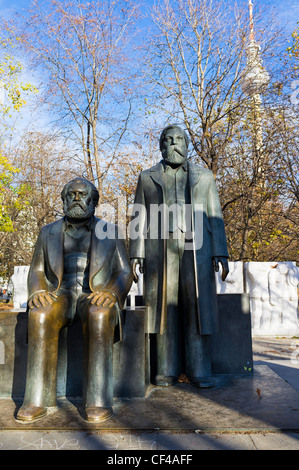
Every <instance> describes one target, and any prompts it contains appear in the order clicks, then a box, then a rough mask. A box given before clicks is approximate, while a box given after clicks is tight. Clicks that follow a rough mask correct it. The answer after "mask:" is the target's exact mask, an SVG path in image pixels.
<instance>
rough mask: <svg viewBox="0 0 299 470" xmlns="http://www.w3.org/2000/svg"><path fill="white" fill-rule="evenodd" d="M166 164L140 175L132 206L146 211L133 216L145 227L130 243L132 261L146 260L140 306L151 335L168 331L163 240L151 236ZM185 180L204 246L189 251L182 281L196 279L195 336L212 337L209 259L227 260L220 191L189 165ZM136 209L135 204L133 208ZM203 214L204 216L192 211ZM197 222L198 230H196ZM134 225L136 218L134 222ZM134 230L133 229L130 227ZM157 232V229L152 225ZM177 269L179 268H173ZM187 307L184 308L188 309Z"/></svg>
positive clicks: (214, 321)
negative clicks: (187, 273) (186, 276)
mask: <svg viewBox="0 0 299 470" xmlns="http://www.w3.org/2000/svg"><path fill="white" fill-rule="evenodd" d="M164 178H165V177H164V166H163V164H162V163H161V162H160V163H158V164H157V165H155V166H153V167H152V168H150V169H148V170H145V171H142V172H141V173H140V176H139V180H138V184H137V189H136V195H135V204H138V205H140V204H141V206H142V207H143V208H144V210H143V211H142V215H141V214H140V213H138V214H137V213H136V215H137V216H138V218H139V221H140V224H141V226H144V227H143V235H142V236H139V237H138V238H136V239H134V235H133V236H132V237H131V238H132V239H131V240H130V257H131V258H144V259H145V273H144V300H145V301H144V303H145V305H146V306H147V307H148V321H147V328H148V332H149V333H163V331H165V328H166V317H167V311H166V304H167V302H166V299H165V295H166V292H167V288H166V285H167V282H171V279H167V278H166V267H165V264H166V262H167V260H166V241H165V240H162V239H161V237H160V236H158V237H156V239H153V238H152V237H151V226H150V225H151V224H150V217H148V214H149V213H150V207H151V204H156V205H160V204H162V203H163V202H164V201H165V179H164ZM188 178H189V186H190V197H191V207H192V220H193V225H194V226H195V230H194V232H195V233H197V234H198V233H201V234H202V245H201V246H200V247H198V248H197V249H196V250H193V257H192V260H193V261H192V265H191V266H190V276H191V277H193V279H191V277H190V278H189V279H186V280H185V282H191V281H194V280H195V286H196V287H195V289H196V296H197V299H198V301H197V311H196V313H195V314H196V316H197V325H198V328H199V333H201V334H212V333H214V332H216V331H217V322H218V312H217V297H216V285H215V273H214V268H213V263H212V258H213V257H215V256H219V257H228V252H227V245H226V237H225V229H224V223H223V217H222V211H221V207H220V202H219V197H218V192H217V188H216V184H215V180H214V176H213V174H212V172H211V171H209V170H207V169H204V168H201V167H199V166H198V165H195V164H193V163H190V162H188ZM135 207H138V206H135ZM198 210H202V217H200V218H198V217H196V214H195V211H198ZM198 221H201V222H200V225H201V226H198ZM133 222H134V218H133ZM132 227H134V229H135V226H134V224H132ZM155 230H156V227H155ZM177 269H178V267H177ZM187 308H188V306H187Z"/></svg>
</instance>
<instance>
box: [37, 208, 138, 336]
mask: <svg viewBox="0 0 299 470" xmlns="http://www.w3.org/2000/svg"><path fill="white" fill-rule="evenodd" d="M97 224H100V225H97ZM105 224H106V222H104V221H102V220H101V219H98V218H97V217H93V222H92V225H91V232H92V240H91V254H90V266H89V287H90V290H91V292H98V291H100V290H101V289H106V290H109V291H112V292H114V293H115V294H116V296H117V298H118V309H119V322H120V328H121V312H120V310H121V309H122V308H123V304H124V301H125V299H126V296H127V293H128V291H129V289H130V287H131V284H132V281H133V273H132V268H131V264H130V261H129V258H128V254H127V250H126V247H125V245H124V241H123V240H121V239H119V238H118V236H117V227H114V226H113V230H110V233H113V232H115V237H114V238H113V239H109V238H104V239H101V238H100V237H99V236H97V234H99V233H103V231H104V230H105V229H103V226H104V225H105ZM109 225H110V229H111V224H109ZM99 227H100V228H101V230H98V231H97V229H99ZM63 230H64V219H60V220H58V221H56V222H53V223H52V224H48V225H46V226H44V227H42V229H41V231H40V233H39V236H38V239H37V242H36V246H35V251H34V254H33V258H32V262H31V265H30V269H29V274H28V297H29V298H30V297H31V296H32V295H33V294H34V293H36V292H38V291H41V290H46V291H50V292H53V293H55V292H58V291H59V288H60V285H61V281H62V276H63Z"/></svg>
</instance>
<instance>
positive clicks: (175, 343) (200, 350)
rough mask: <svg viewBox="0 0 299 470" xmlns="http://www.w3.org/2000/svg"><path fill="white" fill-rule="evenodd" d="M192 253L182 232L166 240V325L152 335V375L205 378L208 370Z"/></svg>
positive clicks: (207, 340) (207, 349) (207, 341)
mask: <svg viewBox="0 0 299 470" xmlns="http://www.w3.org/2000/svg"><path fill="white" fill-rule="evenodd" d="M192 266H193V252H192V250H185V237H184V234H183V233H181V234H179V235H178V234H177V232H175V233H174V234H172V233H170V234H169V239H168V240H167V326H166V331H165V332H164V333H163V334H156V335H152V336H153V338H152V339H151V343H152V344H151V348H153V349H154V351H152V356H153V357H154V358H155V359H154V362H155V365H154V375H157V376H172V377H178V376H179V375H180V374H181V373H185V374H187V376H188V377H190V378H195V377H208V376H210V375H211V374H212V371H211V355H210V335H201V334H199V328H198V325H197V320H196V318H197V307H196V303H197V296H196V289H195V280H194V272H193V268H192Z"/></svg>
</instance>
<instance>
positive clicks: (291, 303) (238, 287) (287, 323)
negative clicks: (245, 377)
mask: <svg viewBox="0 0 299 470" xmlns="http://www.w3.org/2000/svg"><path fill="white" fill-rule="evenodd" d="M28 270H29V267H28V266H16V267H15V270H14V274H13V276H12V281H13V284H14V298H13V302H14V308H21V307H26V304H27V276H28ZM229 270H230V271H229V274H228V276H227V278H226V280H225V282H223V281H222V280H221V267H220V269H219V272H218V273H216V274H215V276H216V285H217V293H219V294H242V293H248V294H249V296H250V306H251V321H252V334H253V336H299V322H298V286H299V267H298V266H296V263H294V262H291V261H285V262H254V261H252V262H248V263H243V262H241V261H236V262H234V261H230V262H229ZM142 293H143V275H141V274H140V273H138V283H137V284H136V283H133V285H132V288H131V290H130V292H129V294H130V295H131V300H132V306H133V305H134V295H142Z"/></svg>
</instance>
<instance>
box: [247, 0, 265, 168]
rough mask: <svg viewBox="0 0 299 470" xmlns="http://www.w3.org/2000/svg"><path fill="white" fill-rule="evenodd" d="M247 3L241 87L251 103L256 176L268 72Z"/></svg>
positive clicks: (250, 8) (260, 149) (251, 10)
mask: <svg viewBox="0 0 299 470" xmlns="http://www.w3.org/2000/svg"><path fill="white" fill-rule="evenodd" d="M248 5H249V20H250V23H249V26H250V34H249V44H248V45H247V47H246V53H247V66H246V68H245V72H244V79H243V89H244V91H246V93H248V95H249V96H250V98H251V101H252V105H253V125H254V141H255V142H254V144H255V158H256V162H255V167H256V171H257V176H259V175H260V176H261V174H262V160H263V158H262V152H263V132H262V97H261V95H262V93H263V92H264V91H265V90H266V89H267V86H268V84H269V80H270V77H269V74H268V72H267V71H266V70H265V68H264V67H263V63H262V58H261V48H260V46H259V44H258V43H257V42H256V40H255V37H254V27H253V3H252V0H249V1H248Z"/></svg>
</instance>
